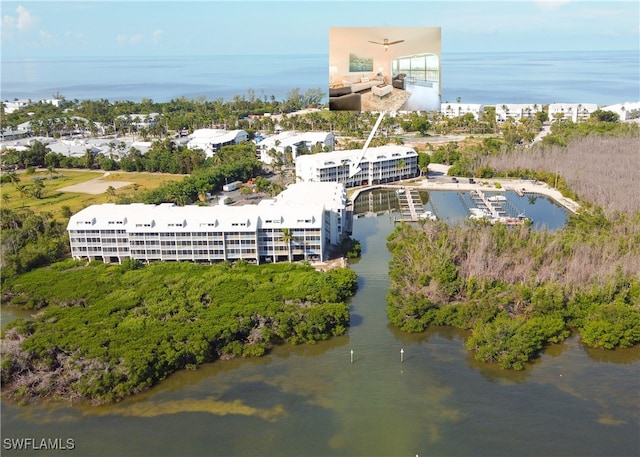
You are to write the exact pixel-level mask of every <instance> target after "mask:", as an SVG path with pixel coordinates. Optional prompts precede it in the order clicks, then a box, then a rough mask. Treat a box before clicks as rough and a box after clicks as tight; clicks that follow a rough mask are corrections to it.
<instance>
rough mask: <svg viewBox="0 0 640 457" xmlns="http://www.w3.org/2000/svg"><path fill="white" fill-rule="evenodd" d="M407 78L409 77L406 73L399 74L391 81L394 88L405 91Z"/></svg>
mask: <svg viewBox="0 0 640 457" xmlns="http://www.w3.org/2000/svg"><path fill="white" fill-rule="evenodd" d="M405 76H407V74H406V73H400V74H397V75H396V76H394V77H393V80H392V81H391V83H392V85H393V87H395V88H396V89H402V90H405V84H406V82H405V79H404V78H405Z"/></svg>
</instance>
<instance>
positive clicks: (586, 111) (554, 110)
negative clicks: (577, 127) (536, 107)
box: [549, 103, 598, 122]
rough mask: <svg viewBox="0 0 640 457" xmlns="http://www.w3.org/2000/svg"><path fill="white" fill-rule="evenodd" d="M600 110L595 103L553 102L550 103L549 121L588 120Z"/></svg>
mask: <svg viewBox="0 0 640 457" xmlns="http://www.w3.org/2000/svg"><path fill="white" fill-rule="evenodd" d="M597 110H598V105H597V104H595V103H551V104H550V105H549V121H550V122H557V121H567V120H568V121H571V122H581V121H586V120H587V119H589V118H590V117H591V114H592V113H594V112H595V111H597Z"/></svg>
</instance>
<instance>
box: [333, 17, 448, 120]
mask: <svg viewBox="0 0 640 457" xmlns="http://www.w3.org/2000/svg"><path fill="white" fill-rule="evenodd" d="M440 62H441V29H440V27H332V28H330V29H329V107H330V109H332V110H355V111H391V112H395V111H439V110H440V97H441V84H440V80H441V65H440Z"/></svg>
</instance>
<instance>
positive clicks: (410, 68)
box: [391, 54, 440, 86]
mask: <svg viewBox="0 0 640 457" xmlns="http://www.w3.org/2000/svg"><path fill="white" fill-rule="evenodd" d="M391 65H392V69H393V74H394V75H397V74H399V73H405V74H406V75H407V76H406V78H408V79H409V81H411V82H415V83H417V84H420V83H435V84H433V85H434V86H435V85H437V83H438V82H439V81H440V62H439V59H438V56H436V55H435V54H419V55H414V56H409V57H400V58H398V59H394V60H393V61H392V62H391ZM429 85H431V84H429Z"/></svg>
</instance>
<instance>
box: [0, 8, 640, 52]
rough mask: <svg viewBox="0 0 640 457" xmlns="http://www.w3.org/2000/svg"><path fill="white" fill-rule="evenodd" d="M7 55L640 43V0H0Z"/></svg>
mask: <svg viewBox="0 0 640 457" xmlns="http://www.w3.org/2000/svg"><path fill="white" fill-rule="evenodd" d="M0 16H1V18H2V26H1V29H2V32H1V33H2V35H1V37H2V38H1V39H2V41H1V51H2V59H3V60H4V59H8V58H15V57H58V56H60V57H64V56H142V55H144V56H170V55H212V54H326V53H328V31H329V28H330V27H367V26H377V27H381V26H382V27H403V26H406V27H421V26H425V27H441V29H442V52H443V53H453V52H478V51H520V52H525V51H590V50H592V51H601V50H605V51H606V50H638V49H639V48H640V27H639V23H640V2H639V1H638V0H625V1H606V0H605V1H592V0H544V1H543V0H540V1H526V0H511V1H506V0H497V1H484V0H468V1H461V0H460V1H459V0H453V1H451V0H449V1H431V0H413V1H389V0H384V1H377V0H369V1H332V0H324V1H323V0H297V1H277V0H262V1H242V0H236V1H216V0H200V1H184V2H183V1H146V0H138V1H97V0H94V1H91V0H85V1H65V2H61V1H55V0H47V1H30V0H27V1H20V2H13V1H5V0H1V1H0Z"/></svg>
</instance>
